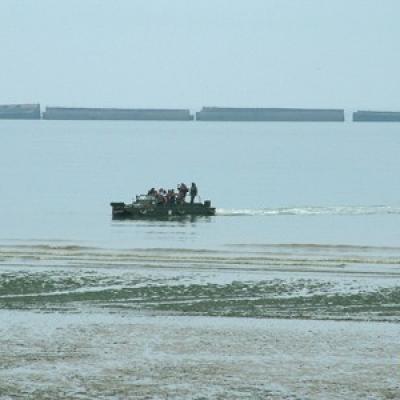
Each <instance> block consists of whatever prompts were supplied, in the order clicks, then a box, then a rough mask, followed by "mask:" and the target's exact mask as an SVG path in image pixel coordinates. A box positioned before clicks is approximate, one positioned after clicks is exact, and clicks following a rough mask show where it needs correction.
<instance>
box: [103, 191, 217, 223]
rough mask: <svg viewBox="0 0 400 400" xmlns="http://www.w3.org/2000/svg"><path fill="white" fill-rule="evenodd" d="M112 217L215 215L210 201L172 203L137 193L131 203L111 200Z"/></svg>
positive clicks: (159, 217) (153, 217)
mask: <svg viewBox="0 0 400 400" xmlns="http://www.w3.org/2000/svg"><path fill="white" fill-rule="evenodd" d="M110 205H111V207H112V219H115V220H118V219H170V218H185V217H202V216H204V217H207V216H212V215H215V208H214V207H211V201H210V200H205V201H204V202H203V203H202V202H197V203H196V202H193V203H188V202H186V201H185V200H184V199H183V200H182V201H177V202H174V203H169V202H160V200H159V199H158V198H157V197H156V196H153V195H149V194H147V195H143V194H142V195H138V196H136V199H135V200H134V201H132V203H130V204H129V203H128V204H126V203H124V202H112V203H110Z"/></svg>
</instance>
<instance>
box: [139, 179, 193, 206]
mask: <svg viewBox="0 0 400 400" xmlns="http://www.w3.org/2000/svg"><path fill="white" fill-rule="evenodd" d="M188 193H189V195H190V204H193V203H194V199H195V197H196V196H197V193H198V190H197V186H196V184H195V183H194V182H192V185H191V186H190V189H189V188H188V187H187V186H186V185H185V184H184V183H181V184H179V185H178V186H177V191H175V190H174V189H168V190H165V189H163V188H160V189H159V190H156V189H155V188H151V189H150V190H149V191H148V192H147V195H148V196H154V197H155V198H156V199H157V204H170V205H173V204H182V203H185V202H186V200H185V199H186V196H187V194H188Z"/></svg>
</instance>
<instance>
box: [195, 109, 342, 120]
mask: <svg viewBox="0 0 400 400" xmlns="http://www.w3.org/2000/svg"><path fill="white" fill-rule="evenodd" d="M196 120H198V121H339V122H342V121H344V110H343V109H302V108H220V107H203V108H202V110H201V111H199V112H197V113H196Z"/></svg>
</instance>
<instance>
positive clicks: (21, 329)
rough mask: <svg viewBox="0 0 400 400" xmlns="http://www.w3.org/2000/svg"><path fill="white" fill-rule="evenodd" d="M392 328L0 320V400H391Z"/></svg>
mask: <svg viewBox="0 0 400 400" xmlns="http://www.w3.org/2000/svg"><path fill="white" fill-rule="evenodd" d="M399 337H400V325H399V324H394V323H380V322H354V321H351V322H349V321H323V322H322V321H304V320H279V319H253V318H221V317H219V318H214V317H188V316H165V317H164V316H148V315H142V316H140V315H139V316H134V315H132V313H126V314H124V313H118V314H105V313H102V314H97V313H72V314H65V313H52V312H51V313H47V314H43V313H35V312H30V311H1V312H0V349H1V350H0V365H1V368H0V393H1V396H0V398H1V399H14V398H30V399H56V398H67V399H68V398H70V399H72V398H74V399H76V398H77V399H101V398H110V399H122V398H131V399H167V398H174V399H226V398H229V399H321V398H324V399H367V398H368V399H396V398H399V397H400V372H399V371H400V360H399V356H400V342H399V339H398V338H399Z"/></svg>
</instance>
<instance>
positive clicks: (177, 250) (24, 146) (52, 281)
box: [0, 121, 400, 399]
mask: <svg viewBox="0 0 400 400" xmlns="http://www.w3.org/2000/svg"><path fill="white" fill-rule="evenodd" d="M0 137H1V145H0V177H1V180H0V399H14V398H29V399H46V398H48V399H54V398H71V399H72V398H79V399H100V398H107V399H108V398H111V399H125V398H132V399H167V398H168V399H225V398H227V399H228V398H229V399H320V398H325V399H342V398H347V399H365V398H371V399H372V398H373V399H388V398H398V397H400V372H399V371H400V368H399V367H400V358H399V355H400V341H399V340H398V338H399V337H400V324H399V322H400V279H399V278H400V228H399V226H400V192H399V173H400V161H399V156H398V154H399V149H400V133H399V125H398V124H396V123H384V124H383V123H352V122H345V123H327V122H323V123H318V122H316V123H307V122H300V123H293V122H292V123H285V122H279V123H274V122H271V123H263V122H169V121H168V122H161V121H160V122H159V121H157V122H156V121H154V122H150V121H143V122H139V121H0ZM182 182H184V183H186V184H187V185H190V184H191V182H195V183H196V184H197V187H198V190H199V197H198V199H197V201H205V200H210V201H211V204H212V206H213V207H216V215H215V216H213V217H198V218H188V219H183V220H182V219H173V218H172V219H170V220H163V221H155V220H150V221H146V220H139V221H133V220H131V221H114V220H112V218H111V207H110V202H113V201H124V202H126V203H129V202H131V201H132V200H133V199H134V198H135V196H136V195H138V194H142V193H146V192H147V191H148V190H149V189H150V188H152V187H155V188H164V189H176V187H177V185H179V184H180V183H182Z"/></svg>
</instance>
